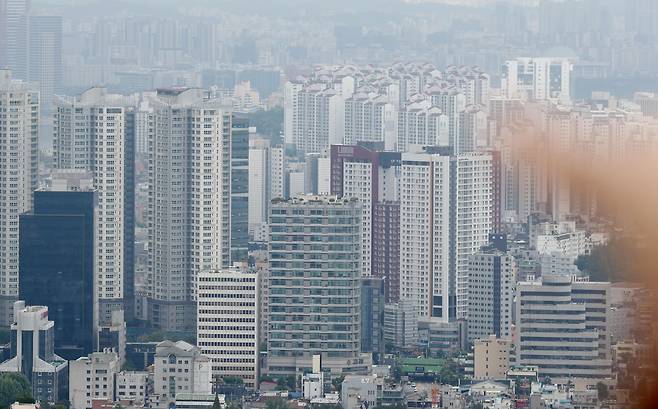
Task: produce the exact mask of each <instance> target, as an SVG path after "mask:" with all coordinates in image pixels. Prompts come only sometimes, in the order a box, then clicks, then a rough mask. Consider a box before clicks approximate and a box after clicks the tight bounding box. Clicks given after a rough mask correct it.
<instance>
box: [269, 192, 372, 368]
mask: <svg viewBox="0 0 658 409" xmlns="http://www.w3.org/2000/svg"><path fill="white" fill-rule="evenodd" d="M361 260H362V255H361V205H360V204H359V203H358V200H357V199H344V198H343V199H341V198H337V197H335V196H310V195H309V196H300V197H298V198H294V199H290V200H286V201H284V200H274V201H272V204H271V205H270V242H269V262H270V277H269V283H270V286H269V290H270V294H269V299H268V302H269V311H268V320H269V328H268V334H267V352H268V358H267V366H268V367H267V370H268V373H269V374H271V375H288V374H294V373H302V372H303V371H304V369H310V368H311V367H312V365H311V364H312V359H313V355H321V356H322V364H323V367H324V368H326V369H327V370H330V371H331V372H332V373H341V372H350V371H352V372H353V371H364V370H366V369H367V367H368V365H369V364H370V362H369V359H368V356H362V355H361V328H360V326H361Z"/></svg>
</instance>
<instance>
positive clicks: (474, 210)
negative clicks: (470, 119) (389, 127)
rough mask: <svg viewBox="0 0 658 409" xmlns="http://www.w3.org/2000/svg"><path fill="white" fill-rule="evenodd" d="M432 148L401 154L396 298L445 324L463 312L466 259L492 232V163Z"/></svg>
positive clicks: (473, 155) (480, 155)
mask: <svg viewBox="0 0 658 409" xmlns="http://www.w3.org/2000/svg"><path fill="white" fill-rule="evenodd" d="M448 149H449V148H448ZM444 150H445V149H444ZM433 151H434V150H433V149H427V150H426V151H425V152H422V153H404V154H402V164H401V181H400V300H409V301H412V302H414V303H416V306H417V310H418V315H419V317H420V319H425V320H433V321H440V322H443V323H447V322H449V321H452V320H454V319H456V318H458V317H459V318H463V317H464V316H465V314H466V309H467V306H468V258H469V257H470V255H472V254H473V253H475V252H476V251H478V250H479V249H480V247H481V246H482V245H484V244H486V243H487V242H488V235H489V233H490V232H491V227H492V226H491V224H492V197H491V195H492V188H491V183H492V181H491V169H492V165H491V156H490V155H489V154H484V153H469V154H463V155H458V156H450V155H449V154H441V153H438V152H439V151H441V149H439V150H437V151H436V152H437V153H432V152H433Z"/></svg>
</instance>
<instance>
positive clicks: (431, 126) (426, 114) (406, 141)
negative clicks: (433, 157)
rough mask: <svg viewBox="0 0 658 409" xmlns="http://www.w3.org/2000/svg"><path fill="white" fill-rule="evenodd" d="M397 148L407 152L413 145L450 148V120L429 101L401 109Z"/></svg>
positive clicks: (398, 122) (415, 103)
mask: <svg viewBox="0 0 658 409" xmlns="http://www.w3.org/2000/svg"><path fill="white" fill-rule="evenodd" d="M397 129H398V130H397V140H396V145H395V148H396V149H397V150H398V151H400V152H406V151H408V150H409V149H410V147H411V145H421V146H448V145H449V144H450V141H449V130H450V120H449V118H448V116H447V115H445V114H443V113H442V112H441V109H440V108H439V107H437V106H432V105H431V103H430V102H429V101H426V100H425V101H418V102H414V103H412V104H409V105H408V106H407V107H405V108H403V109H400V111H399V112H398V121H397Z"/></svg>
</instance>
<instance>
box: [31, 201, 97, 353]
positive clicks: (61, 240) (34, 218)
mask: <svg viewBox="0 0 658 409" xmlns="http://www.w3.org/2000/svg"><path fill="white" fill-rule="evenodd" d="M95 205H96V192H95V191H94V190H92V189H88V190H84V189H81V190H68V191H41V190H37V191H36V192H34V210H33V211H32V212H30V213H25V214H22V215H21V216H20V253H19V254H20V264H19V265H20V268H19V270H20V277H19V283H20V286H19V288H20V290H19V295H20V298H21V299H22V300H24V301H25V302H26V303H27V304H28V305H36V304H37V303H41V304H43V305H45V306H46V307H48V311H49V314H50V318H51V319H53V320H54V321H55V322H56V323H57V326H55V328H54V337H55V338H54V341H55V352H56V353H57V354H58V355H60V356H62V357H64V358H65V359H69V360H73V359H77V358H79V357H81V356H84V355H87V354H89V353H91V352H93V351H94V350H95V349H96V343H95V342H94V339H95V336H96V334H95V327H96V325H95V319H94V314H95V303H94V259H95V247H94V224H95V217H94V215H95Z"/></svg>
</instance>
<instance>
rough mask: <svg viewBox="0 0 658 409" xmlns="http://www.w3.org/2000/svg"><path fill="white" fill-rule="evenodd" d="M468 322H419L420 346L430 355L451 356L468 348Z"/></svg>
mask: <svg viewBox="0 0 658 409" xmlns="http://www.w3.org/2000/svg"><path fill="white" fill-rule="evenodd" d="M467 330H468V327H467V325H466V320H463V319H457V320H453V321H449V322H442V321H438V320H422V321H418V345H419V347H420V348H424V349H425V350H426V351H427V352H428V353H429V354H430V355H450V354H454V353H457V352H459V351H465V350H467V348H468V345H467V337H466V332H467Z"/></svg>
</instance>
